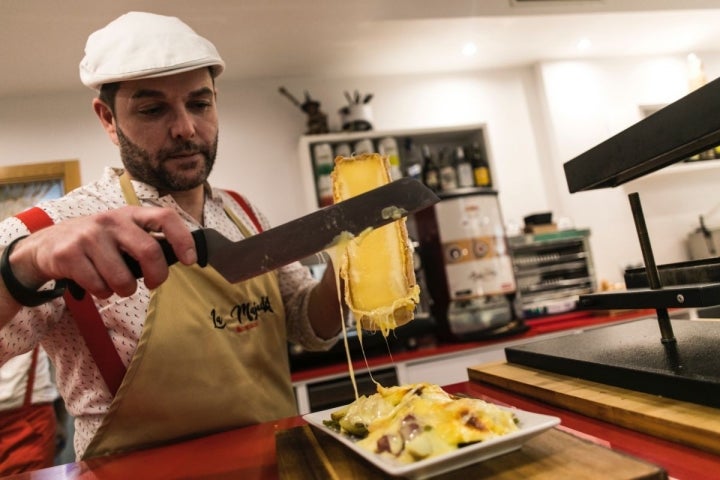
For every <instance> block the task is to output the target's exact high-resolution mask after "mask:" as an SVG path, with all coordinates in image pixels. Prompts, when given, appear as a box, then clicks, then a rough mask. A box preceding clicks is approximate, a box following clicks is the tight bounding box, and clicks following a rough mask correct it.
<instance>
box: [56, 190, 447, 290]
mask: <svg viewBox="0 0 720 480" xmlns="http://www.w3.org/2000/svg"><path fill="white" fill-rule="evenodd" d="M438 201H439V198H438V197H437V196H436V195H435V194H434V193H433V192H432V191H431V190H430V189H428V188H427V187H425V185H423V184H422V183H421V182H419V181H417V180H415V179H412V178H403V179H400V180H396V181H394V182H391V183H388V184H387V185H383V186H382V187H379V188H376V189H373V190H370V191H368V192H366V193H363V194H361V195H357V196H355V197H353V198H350V199H348V200H345V201H342V202H339V203H336V204H335V205H331V206H329V207H326V208H323V209H320V210H317V211H315V212H313V213H310V214H308V215H305V216H303V217H300V218H298V219H296V220H292V221H290V222H287V223H285V224H282V225H279V226H277V227H274V228H271V229H269V230H265V231H264V232H261V233H258V234H257V235H253V236H251V237H248V238H246V239H243V240H240V241H239V242H232V241H230V240H228V239H227V238H225V237H223V236H222V235H221V234H220V233H218V232H217V231H215V230H213V229H210V228H206V229H200V230H196V231H194V232H193V233H192V235H193V238H194V239H195V246H196V248H197V253H198V264H199V265H200V266H203V267H204V266H206V265H211V266H212V267H213V268H215V270H217V271H218V272H219V273H220V274H221V275H222V276H223V277H225V278H226V279H227V280H228V281H229V282H233V283H236V282H240V281H242V280H247V279H248V278H252V277H254V276H256V275H260V274H262V273H266V272H270V271H272V270H275V269H276V268H279V267H282V266H283V265H287V264H289V263H291V262H294V261H296V260H301V259H303V258H306V257H308V256H310V255H313V254H315V253H317V252H320V251H322V250H325V249H327V248H329V247H331V246H333V245H334V244H335V243H336V242H337V241H338V240H339V236H340V234H341V233H343V232H348V233H350V234H352V235H359V234H360V233H362V232H363V231H364V230H366V229H368V228H379V227H382V226H383V225H386V224H388V223H391V222H394V221H395V220H398V219H400V218H402V217H405V216H407V215H408V214H410V213H414V212H416V211H418V210H422V209H424V208H426V207H429V206H431V205H433V204H435V203H436V202H438ZM158 241H159V242H160V245H161V247H162V249H163V253H164V255H165V259H166V260H167V262H168V265H172V264H173V263H175V262H177V257H176V256H175V253H174V252H173V250H172V247H171V246H170V244H169V243H168V242H167V240H164V239H159V240H158ZM125 262H126V263H127V265H128V267H129V268H130V270H131V271H132V272H133V274H134V275H135V276H136V277H137V278H140V277H142V270H141V269H140V265H139V264H138V262H137V261H136V260H135V259H134V258H132V257H130V256H128V255H125ZM68 288H69V289H70V291H71V292H72V293H73V296H75V298H78V299H80V298H82V296H83V295H84V291H83V290H82V288H80V287H79V286H77V285H76V284H74V282H71V281H68Z"/></svg>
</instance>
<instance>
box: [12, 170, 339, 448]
mask: <svg viewBox="0 0 720 480" xmlns="http://www.w3.org/2000/svg"><path fill="white" fill-rule="evenodd" d="M121 173H122V170H120V169H113V168H107V169H106V170H105V172H104V174H103V176H102V178H101V179H100V180H98V181H97V182H95V183H91V184H89V185H86V186H83V187H80V188H79V189H77V190H74V191H72V192H70V193H69V194H68V195H66V196H65V197H63V198H60V199H57V200H50V201H48V202H44V203H42V204H40V205H38V206H39V207H41V208H42V209H43V210H44V211H45V212H46V213H47V214H48V215H49V216H50V218H52V220H53V221H54V222H55V223H58V222H61V221H63V220H65V219H69V218H73V217H80V216H86V215H92V214H95V213H99V212H103V211H107V210H111V209H115V208H120V207H122V206H125V205H126V202H125V200H124V198H123V195H122V191H121V189H120V183H119V178H118V177H119V175H120V174H121ZM133 187H134V189H135V192H136V194H137V196H138V199H139V200H140V202H141V204H142V205H143V206H150V205H154V206H162V207H169V208H173V209H175V210H176V211H178V212H179V213H180V214H181V215H182V217H183V218H184V219H185V222H186V223H187V225H188V227H189V228H190V229H192V230H194V229H196V228H199V227H200V225H198V224H197V222H196V221H195V220H194V219H193V218H192V217H191V216H190V215H188V214H187V213H185V212H184V211H182V210H181V209H180V207H179V206H178V205H177V204H176V203H175V201H174V200H173V198H172V197H171V196H169V195H167V196H163V197H160V196H159V195H158V192H157V190H156V189H155V188H153V187H151V186H149V185H147V184H144V183H141V182H137V181H133ZM223 205H227V206H229V208H230V209H231V210H232V212H233V213H234V214H235V215H236V216H237V217H238V218H239V219H240V220H241V221H242V222H243V224H244V225H245V226H246V227H247V228H248V229H249V230H250V231H252V232H254V231H255V227H254V226H253V225H252V221H251V220H250V218H249V217H248V216H247V214H246V213H245V212H244V210H243V209H242V208H241V207H240V206H239V205H238V204H237V202H236V201H235V200H233V199H232V198H231V197H230V196H229V195H228V194H227V193H226V192H224V191H221V190H219V189H211V188H208V189H207V193H206V201H205V205H204V211H203V218H204V222H205V224H204V225H203V226H204V227H206V228H213V229H215V230H217V231H218V232H220V233H221V234H222V235H224V236H225V237H227V238H229V239H230V240H233V241H236V240H240V239H241V238H242V233H241V232H240V231H239V230H238V228H237V226H236V225H235V224H234V223H233V222H232V221H231V220H230V218H229V217H228V216H227V214H226V213H225V211H224V210H223ZM252 208H253V211H254V213H255V214H256V216H257V217H258V219H259V220H260V222H261V224H262V225H263V228H264V229H266V228H269V225H268V222H267V219H265V217H264V216H263V215H262V214H261V213H260V212H259V211H257V209H255V207H252ZM27 233H28V230H27V228H26V227H25V225H24V224H23V223H22V222H20V221H19V220H18V219H17V218H15V217H10V218H8V219H6V220H4V221H2V222H1V223H0V245H3V246H4V245H7V244H9V243H10V242H11V241H12V240H13V239H15V238H17V237H19V236H21V235H26V234H27ZM278 280H279V283H280V292H281V294H282V297H283V302H284V304H285V310H286V316H287V331H288V340H289V341H291V342H293V343H298V344H300V345H302V346H303V347H304V348H305V349H308V350H325V349H327V348H329V347H330V346H331V345H332V344H333V343H334V341H335V340H334V339H331V340H323V339H321V338H319V337H317V336H316V335H315V333H314V331H313V330H312V327H311V326H310V323H309V320H308V315H307V302H308V298H309V292H310V290H311V289H312V287H313V286H314V285H315V284H316V283H317V281H316V280H314V279H313V278H312V276H311V274H310V272H309V270H308V269H307V268H305V267H303V266H302V265H300V264H299V263H295V264H291V265H288V266H286V267H282V268H281V269H279V270H278ZM149 298H150V292H149V290H148V289H147V288H146V287H145V285H144V284H143V282H142V281H140V282H138V289H137V291H136V292H135V293H134V294H133V295H132V296H130V297H126V298H121V297H118V296H112V297H110V298H108V299H105V300H100V299H95V303H96V305H97V307H98V311H99V312H100V314H101V316H102V318H103V322H104V323H105V326H106V327H107V329H108V332H109V334H110V338H111V339H112V342H113V344H114V345H115V348H116V350H117V351H118V353H119V355H120V358H121V359H122V361H123V363H124V364H125V366H127V365H128V364H129V363H130V359H131V358H132V356H133V354H134V352H135V349H136V347H137V343H138V339H139V338H140V334H141V332H142V329H143V325H144V321H145V313H146V310H147V305H148V301H149ZM38 343H40V344H41V345H42V346H43V348H45V350H46V351H47V353H48V355H49V356H50V358H51V360H52V362H53V364H54V366H55V370H56V377H57V378H56V381H57V385H58V389H59V390H60V393H61V395H62V397H63V398H64V400H65V403H66V406H67V410H68V412H69V413H70V414H71V415H72V416H73V417H75V452H76V455H77V456H78V458H79V457H80V456H81V455H82V453H83V452H84V451H85V449H86V448H87V445H88V443H89V442H90V440H91V439H92V437H93V435H94V434H95V432H96V430H97V429H98V428H99V426H100V423H101V421H102V419H103V417H104V415H105V413H106V412H107V411H108V407H109V406H110V402H111V401H112V395H111V394H110V392H109V391H108V389H107V387H106V385H105V382H104V381H103V379H102V377H101V375H100V372H99V371H98V369H97V367H96V365H95V363H94V362H93V360H92V357H91V356H90V352H89V351H88V349H87V347H86V346H85V343H84V341H83V340H82V337H81V336H80V333H79V332H78V330H77V327H76V325H75V323H74V321H73V320H72V318H71V317H70V314H69V313H68V311H67V309H66V308H65V303H64V301H63V300H62V298H59V299H56V300H54V301H52V302H50V303H46V304H44V305H40V306H39V307H34V308H23V309H22V310H21V311H20V312H19V313H18V314H17V315H16V316H15V317H14V318H13V319H12V320H11V322H10V323H9V324H8V325H6V326H5V327H4V328H2V329H0V365H2V364H3V363H5V362H7V361H8V360H9V359H10V358H12V357H14V356H16V355H19V354H22V353H24V352H28V351H30V350H31V349H32V348H33V347H34V346H35V345H36V344H38Z"/></svg>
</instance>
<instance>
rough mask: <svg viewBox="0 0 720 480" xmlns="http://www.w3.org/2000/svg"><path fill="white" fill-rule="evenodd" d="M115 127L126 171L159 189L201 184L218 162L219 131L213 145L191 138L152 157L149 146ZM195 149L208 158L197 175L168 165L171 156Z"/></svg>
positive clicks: (191, 152)
mask: <svg viewBox="0 0 720 480" xmlns="http://www.w3.org/2000/svg"><path fill="white" fill-rule="evenodd" d="M116 131H117V137H118V142H119V144H120V158H121V159H122V162H123V165H124V166H125V168H126V169H127V171H128V172H129V173H130V175H131V176H132V177H133V178H134V179H135V180H139V181H141V182H144V183H147V184H148V185H152V186H153V187H155V188H157V189H158V190H160V191H174V192H178V191H185V190H191V189H193V188H195V187H197V186H198V185H202V184H203V183H204V182H205V180H207V178H208V176H209V175H210V171H211V170H212V167H213V165H214V164H215V155H216V153H217V145H218V137H217V135H215V140H214V141H213V143H212V144H211V145H200V144H197V143H195V142H193V141H190V140H178V141H176V142H175V144H174V145H173V146H172V147H170V148H162V149H160V150H159V151H158V152H157V154H156V155H155V158H154V159H153V158H151V157H150V154H149V153H148V152H147V151H146V150H144V149H142V148H140V147H139V146H137V145H136V144H134V143H133V142H131V141H130V139H129V138H127V137H126V136H125V134H124V133H123V132H122V130H120V128H119V127H118V128H116ZM194 153H200V154H201V155H202V156H203V158H204V159H205V162H204V165H203V168H202V169H201V170H198V171H197V173H196V174H195V175H193V176H190V177H188V176H186V175H182V172H176V173H173V172H171V171H168V169H167V168H165V163H166V161H167V160H168V159H169V158H172V157H175V156H178V155H189V154H194ZM154 162H156V163H154ZM193 168H194V167H193Z"/></svg>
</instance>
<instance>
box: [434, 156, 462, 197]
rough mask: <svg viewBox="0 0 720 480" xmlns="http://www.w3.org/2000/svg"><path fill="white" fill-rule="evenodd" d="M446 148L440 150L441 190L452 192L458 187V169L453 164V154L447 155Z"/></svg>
mask: <svg viewBox="0 0 720 480" xmlns="http://www.w3.org/2000/svg"><path fill="white" fill-rule="evenodd" d="M446 153H447V152H446V151H445V150H440V154H439V155H440V158H439V161H438V163H439V164H440V190H442V191H443V192H452V191H453V190H457V188H458V178H457V170H455V165H453V161H452V156H450V155H447V154H446Z"/></svg>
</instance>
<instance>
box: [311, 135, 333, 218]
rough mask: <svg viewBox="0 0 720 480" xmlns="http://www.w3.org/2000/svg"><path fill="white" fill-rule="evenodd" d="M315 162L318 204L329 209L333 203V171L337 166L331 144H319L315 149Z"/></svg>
mask: <svg viewBox="0 0 720 480" xmlns="http://www.w3.org/2000/svg"><path fill="white" fill-rule="evenodd" d="M313 159H314V160H315V185H316V188H317V196H318V204H319V206H320V207H327V206H328V205H332V203H333V190H332V177H331V174H332V171H333V167H334V166H335V161H334V159H333V150H332V147H331V146H330V144H329V143H318V144H316V145H315V146H314V147H313Z"/></svg>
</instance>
